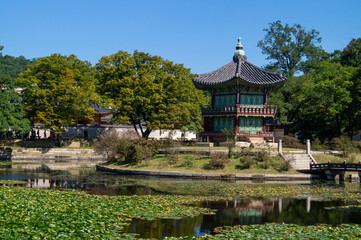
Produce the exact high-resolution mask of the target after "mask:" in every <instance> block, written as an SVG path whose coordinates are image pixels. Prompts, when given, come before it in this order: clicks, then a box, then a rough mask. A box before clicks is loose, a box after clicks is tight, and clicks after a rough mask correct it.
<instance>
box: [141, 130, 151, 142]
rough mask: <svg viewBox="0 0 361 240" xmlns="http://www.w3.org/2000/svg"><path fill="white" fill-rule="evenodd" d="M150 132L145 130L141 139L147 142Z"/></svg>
mask: <svg viewBox="0 0 361 240" xmlns="http://www.w3.org/2000/svg"><path fill="white" fill-rule="evenodd" d="M151 131H152V130H150V129H149V128H147V129H146V130H145V131H144V132H143V133H142V137H143V138H145V139H147V140H148V138H149V135H150V133H151Z"/></svg>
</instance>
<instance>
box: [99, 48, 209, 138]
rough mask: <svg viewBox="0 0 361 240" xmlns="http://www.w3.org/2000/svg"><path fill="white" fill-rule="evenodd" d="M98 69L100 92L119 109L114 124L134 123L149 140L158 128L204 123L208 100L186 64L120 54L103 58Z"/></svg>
mask: <svg viewBox="0 0 361 240" xmlns="http://www.w3.org/2000/svg"><path fill="white" fill-rule="evenodd" d="M96 69H97V78H98V81H99V86H98V92H99V93H100V94H101V95H102V96H103V97H104V98H106V99H107V100H108V101H109V103H110V105H111V106H112V108H113V109H114V110H115V113H114V117H113V121H116V122H121V123H123V124H132V125H133V126H134V128H135V130H136V131H137V133H138V135H139V136H142V137H144V138H148V136H149V134H150V133H151V131H152V130H154V129H167V128H173V126H174V125H175V124H176V125H178V126H182V125H189V124H190V123H191V122H196V123H198V122H200V121H201V115H200V106H203V105H205V97H204V95H203V93H202V92H201V91H199V90H197V89H196V88H195V87H194V84H193V82H192V77H193V75H192V74H191V72H190V70H189V69H187V68H184V67H183V65H182V64H174V63H173V62H171V61H168V60H164V59H162V58H161V57H159V56H151V55H149V54H147V53H143V52H138V51H135V52H134V53H133V54H129V53H127V52H124V51H119V52H118V53H115V54H113V55H110V56H104V57H102V58H101V59H100V60H99V63H98V64H97V65H96ZM143 123H144V124H145V126H144V124H143Z"/></svg>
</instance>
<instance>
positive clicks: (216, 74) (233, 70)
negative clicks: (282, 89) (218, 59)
mask: <svg viewBox="0 0 361 240" xmlns="http://www.w3.org/2000/svg"><path fill="white" fill-rule="evenodd" d="M234 79H241V80H243V81H245V82H248V83H250V84H251V85H277V84H280V83H282V82H284V81H285V80H286V78H285V77H282V76H281V75H278V74H275V73H271V72H268V71H266V70H264V69H261V68H259V67H257V66H255V65H253V64H251V63H249V62H248V61H247V58H246V57H245V56H243V57H235V58H234V60H233V61H232V62H230V63H228V64H227V65H225V66H223V67H221V68H219V69H217V70H215V71H213V72H209V73H204V74H199V75H197V76H196V77H195V78H194V79H193V81H194V83H196V84H197V83H198V84H202V85H219V84H224V83H227V82H229V81H232V80H234Z"/></svg>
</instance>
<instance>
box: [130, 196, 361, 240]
mask: <svg viewBox="0 0 361 240" xmlns="http://www.w3.org/2000/svg"><path fill="white" fill-rule="evenodd" d="M348 204H352V203H350V202H345V201H324V200H321V199H317V198H305V199H297V198H267V199H262V198H248V199H242V200H235V201H215V202H203V203H202V204H201V205H202V206H203V207H208V208H211V209H216V210H217V212H216V214H215V215H200V216H196V217H193V218H182V219H178V220H172V219H165V220H162V219H160V220H139V219H134V220H133V221H132V224H131V225H130V226H128V227H126V228H125V230H124V231H125V232H132V233H137V234H139V237H144V238H145V237H146V238H164V237H166V236H168V237H170V236H173V237H181V236H203V235H205V234H213V233H214V228H216V227H221V226H233V225H250V224H263V223H270V222H275V223H294V224H300V225H313V224H317V223H327V224H332V225H336V224H341V223H358V224H360V223H361V213H360V212H353V213H351V212H344V211H340V210H326V209H325V207H331V206H343V205H348Z"/></svg>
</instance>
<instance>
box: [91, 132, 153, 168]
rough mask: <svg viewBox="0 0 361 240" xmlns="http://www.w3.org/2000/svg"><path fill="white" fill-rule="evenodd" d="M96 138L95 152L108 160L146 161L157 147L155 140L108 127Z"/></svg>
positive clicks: (132, 162)
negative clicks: (119, 131)
mask: <svg viewBox="0 0 361 240" xmlns="http://www.w3.org/2000/svg"><path fill="white" fill-rule="evenodd" d="M98 139H99V140H98V142H97V143H96V144H95V145H94V151H95V153H97V154H101V155H104V156H105V157H106V158H107V160H108V161H110V162H118V163H122V162H128V163H131V164H139V163H140V162H142V161H143V160H146V161H147V162H148V161H149V160H150V159H151V158H152V157H153V156H154V155H155V154H156V153H157V151H158V149H159V143H158V142H157V141H152V140H146V139H144V138H140V137H138V136H136V135H135V134H134V132H130V131H126V132H124V133H121V134H119V133H118V132H116V130H114V129H109V130H106V131H104V132H103V133H102V134H100V135H99V138H98Z"/></svg>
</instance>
